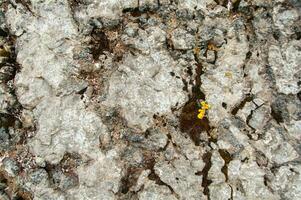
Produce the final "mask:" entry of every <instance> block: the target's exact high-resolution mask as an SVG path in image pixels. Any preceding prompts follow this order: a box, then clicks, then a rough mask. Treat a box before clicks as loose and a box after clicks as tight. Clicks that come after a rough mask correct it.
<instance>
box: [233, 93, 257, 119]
mask: <svg viewBox="0 0 301 200" xmlns="http://www.w3.org/2000/svg"><path fill="white" fill-rule="evenodd" d="M253 99H254V97H253V95H251V94H248V95H247V96H246V97H245V98H244V100H243V101H242V102H240V104H239V105H237V106H235V107H234V108H233V109H232V111H231V114H232V115H236V114H237V112H238V111H239V110H240V109H242V108H243V107H244V106H245V105H246V103H247V102H251V101H252V100H253Z"/></svg>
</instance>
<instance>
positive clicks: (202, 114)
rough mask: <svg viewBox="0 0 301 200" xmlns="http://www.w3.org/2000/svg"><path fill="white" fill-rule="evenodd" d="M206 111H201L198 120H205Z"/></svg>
mask: <svg viewBox="0 0 301 200" xmlns="http://www.w3.org/2000/svg"><path fill="white" fill-rule="evenodd" d="M205 113H206V111H205V110H204V109H199V114H198V118H199V119H203V118H204V116H205Z"/></svg>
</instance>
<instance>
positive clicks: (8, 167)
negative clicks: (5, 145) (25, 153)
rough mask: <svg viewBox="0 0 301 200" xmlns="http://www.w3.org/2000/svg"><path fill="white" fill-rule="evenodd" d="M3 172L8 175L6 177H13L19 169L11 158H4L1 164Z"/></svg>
mask: <svg viewBox="0 0 301 200" xmlns="http://www.w3.org/2000/svg"><path fill="white" fill-rule="evenodd" d="M1 164H2V165H3V168H4V171H5V172H6V173H7V174H8V176H11V177H15V176H17V174H18V173H19V171H20V167H19V166H18V163H17V162H16V161H15V160H13V159H11V158H4V159H3V160H2V163H1Z"/></svg>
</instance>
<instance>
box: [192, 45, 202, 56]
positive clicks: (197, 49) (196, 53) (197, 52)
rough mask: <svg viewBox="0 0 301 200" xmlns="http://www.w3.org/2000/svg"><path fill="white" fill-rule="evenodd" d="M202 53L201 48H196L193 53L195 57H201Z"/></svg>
mask: <svg viewBox="0 0 301 200" xmlns="http://www.w3.org/2000/svg"><path fill="white" fill-rule="evenodd" d="M200 51H201V49H200V48H199V47H195V48H194V49H193V53H194V54H195V55H199V53H200Z"/></svg>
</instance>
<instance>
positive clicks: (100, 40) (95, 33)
mask: <svg viewBox="0 0 301 200" xmlns="http://www.w3.org/2000/svg"><path fill="white" fill-rule="evenodd" d="M91 36H92V38H93V40H92V41H91V43H90V44H91V46H92V48H91V51H92V56H93V59H94V60H97V59H98V57H99V56H100V55H101V54H103V53H104V52H105V51H109V52H111V49H110V41H109V39H108V37H107V36H106V34H105V32H104V31H102V30H100V29H96V28H95V29H93V30H92V33H91Z"/></svg>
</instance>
